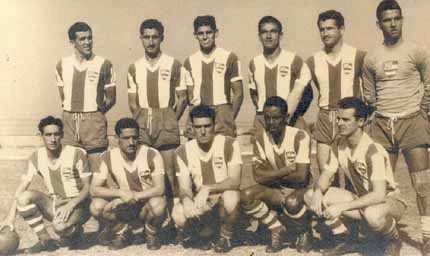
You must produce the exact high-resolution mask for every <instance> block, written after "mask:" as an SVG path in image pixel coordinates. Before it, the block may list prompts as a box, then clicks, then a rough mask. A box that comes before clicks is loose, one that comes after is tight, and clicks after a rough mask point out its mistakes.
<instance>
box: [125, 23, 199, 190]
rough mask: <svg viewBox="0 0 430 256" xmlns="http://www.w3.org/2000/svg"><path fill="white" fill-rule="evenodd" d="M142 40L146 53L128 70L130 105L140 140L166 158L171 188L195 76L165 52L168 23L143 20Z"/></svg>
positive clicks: (141, 27) (165, 163)
mask: <svg viewBox="0 0 430 256" xmlns="http://www.w3.org/2000/svg"><path fill="white" fill-rule="evenodd" d="M140 39H141V40H142V45H143V48H144V49H145V56H144V57H142V58H140V59H139V60H137V61H136V62H135V63H133V64H131V65H130V67H129V69H128V104H129V107H130V110H131V113H132V114H133V117H134V118H135V119H136V121H137V122H138V124H139V127H140V133H139V142H140V143H144V144H146V145H148V146H150V147H153V148H155V149H157V150H158V151H159V152H160V153H161V155H162V157H163V160H164V166H165V170H166V174H167V177H168V178H169V182H170V184H169V185H170V186H168V189H170V188H172V186H173V184H174V183H173V179H174V170H173V169H174V167H173V163H174V150H175V148H177V147H178V146H179V144H180V137H179V126H178V120H179V119H180V118H181V116H182V114H183V112H184V110H185V108H186V106H187V82H186V81H189V82H190V84H191V79H190V78H188V79H186V74H187V73H188V72H187V71H186V70H185V69H184V68H183V67H182V66H181V64H180V63H179V61H177V60H175V59H173V58H172V57H170V56H168V55H166V54H165V53H162V51H161V48H160V46H161V43H162V42H163V40H164V26H163V24H161V22H160V21H158V20H155V19H148V20H145V21H143V22H142V24H141V25H140ZM188 76H189V75H188ZM176 96H177V100H175V99H176ZM169 191H170V190H168V192H169ZM168 196H169V197H171V196H170V192H169V193H168Z"/></svg>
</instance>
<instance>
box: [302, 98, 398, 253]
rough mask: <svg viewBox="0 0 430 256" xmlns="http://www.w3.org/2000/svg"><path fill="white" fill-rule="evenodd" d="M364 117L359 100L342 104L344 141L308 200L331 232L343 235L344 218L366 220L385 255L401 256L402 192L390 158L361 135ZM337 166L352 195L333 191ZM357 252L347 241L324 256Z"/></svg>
mask: <svg viewBox="0 0 430 256" xmlns="http://www.w3.org/2000/svg"><path fill="white" fill-rule="evenodd" d="M366 118H367V106H366V105H365V104H364V102H363V101H361V100H359V99H358V98H355V97H347V98H344V99H342V100H340V102H339V112H338V117H337V120H338V126H339V135H340V138H339V139H338V140H336V141H335V142H334V143H333V149H332V151H331V153H330V155H329V161H328V162H327V163H326V164H325V165H324V167H323V169H322V173H321V175H320V176H319V177H318V180H317V182H316V183H315V185H314V188H313V189H310V190H309V191H308V192H307V193H306V196H305V199H306V202H307V205H308V206H309V207H310V208H311V209H312V210H313V211H314V212H315V213H316V214H317V215H319V216H321V217H325V218H326V219H327V220H328V221H327V222H328V223H330V226H331V228H332V229H333V233H337V231H336V229H337V230H338V231H341V230H340V229H339V228H340V227H341V226H343V225H342V218H353V219H358V220H362V221H363V223H366V224H367V226H369V227H370V229H371V230H372V231H374V232H375V233H376V234H377V235H379V236H380V237H381V238H383V240H385V242H387V245H386V247H385V252H384V255H387V256H388V255H391V256H394V255H399V253H400V248H401V240H400V238H399V233H398V231H397V227H396V223H397V221H398V220H399V219H400V218H401V216H402V214H403V212H404V210H405V208H406V205H405V203H403V201H402V200H400V199H399V198H398V195H399V194H400V192H399V190H398V189H397V188H396V183H395V182H394V178H393V172H392V170H391V165H390V162H389V156H388V153H387V152H386V151H385V149H384V148H383V147H382V146H381V145H380V144H378V143H376V142H374V141H373V140H372V139H371V138H370V137H369V136H368V135H367V134H366V133H365V132H363V126H364V124H365V122H366ZM338 167H339V169H342V170H343V171H344V173H345V174H346V176H347V177H348V178H349V180H350V181H351V183H352V187H353V191H352V192H351V191H348V190H345V189H342V188H337V187H330V183H331V180H332V177H333V176H334V175H335V173H336V172H337V170H338ZM343 227H344V228H345V226H343ZM379 246H380V245H379V244H378V247H379ZM356 249H357V244H355V243H354V241H352V240H350V239H348V240H345V241H343V243H340V244H338V245H337V246H336V247H334V248H333V249H331V250H328V251H325V252H324V254H323V255H327V256H328V255H342V254H346V253H351V252H353V251H355V250H356Z"/></svg>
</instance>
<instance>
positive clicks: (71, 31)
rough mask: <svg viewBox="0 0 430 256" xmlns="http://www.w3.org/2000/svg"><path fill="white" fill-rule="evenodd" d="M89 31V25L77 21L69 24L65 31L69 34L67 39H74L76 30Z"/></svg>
mask: <svg viewBox="0 0 430 256" xmlns="http://www.w3.org/2000/svg"><path fill="white" fill-rule="evenodd" d="M85 31H90V32H92V30H91V27H90V25H88V24H87V23H85V22H81V21H78V22H76V23H75V24H73V25H72V26H70V28H69V30H68V31H67V34H68V35H69V40H75V39H76V32H85Z"/></svg>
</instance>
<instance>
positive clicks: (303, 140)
mask: <svg viewBox="0 0 430 256" xmlns="http://www.w3.org/2000/svg"><path fill="white" fill-rule="evenodd" d="M296 140H297V155H296V163H300V164H309V163H310V162H311V161H310V157H309V156H310V144H311V142H310V137H309V135H308V134H307V133H306V132H304V131H299V132H298V133H297V135H296Z"/></svg>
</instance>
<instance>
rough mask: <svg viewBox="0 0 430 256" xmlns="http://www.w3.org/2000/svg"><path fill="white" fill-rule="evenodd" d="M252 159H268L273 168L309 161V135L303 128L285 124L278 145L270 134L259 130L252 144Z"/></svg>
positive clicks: (307, 162)
mask: <svg viewBox="0 0 430 256" xmlns="http://www.w3.org/2000/svg"><path fill="white" fill-rule="evenodd" d="M253 151H254V153H253V161H258V160H264V161H268V162H269V163H270V165H271V166H272V168H273V169H274V170H279V169H281V168H283V167H285V166H294V165H295V164H296V163H300V164H309V163H310V137H309V135H308V134H307V132H305V131H304V130H301V129H298V128H295V127H291V126H285V132H284V137H283V139H282V142H281V143H280V145H278V144H276V143H275V142H274V141H273V139H272V136H271V135H270V134H268V133H267V132H266V131H264V130H261V131H259V132H258V133H257V134H256V139H255V142H254V145H253Z"/></svg>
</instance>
